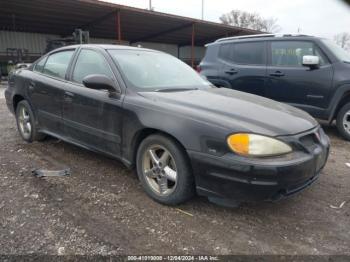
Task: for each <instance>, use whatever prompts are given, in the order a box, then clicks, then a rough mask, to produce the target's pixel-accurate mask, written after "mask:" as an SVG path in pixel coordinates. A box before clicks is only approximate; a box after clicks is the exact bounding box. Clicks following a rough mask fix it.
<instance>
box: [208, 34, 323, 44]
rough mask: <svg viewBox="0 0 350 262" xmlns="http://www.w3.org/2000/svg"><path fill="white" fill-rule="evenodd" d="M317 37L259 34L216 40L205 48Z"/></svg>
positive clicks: (313, 37)
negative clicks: (238, 43) (239, 43)
mask: <svg viewBox="0 0 350 262" xmlns="http://www.w3.org/2000/svg"><path fill="white" fill-rule="evenodd" d="M315 39H319V37H316V36H311V35H301V34H283V35H278V34H260V35H246V36H236V37H225V38H220V39H218V40H216V41H215V42H212V43H209V44H207V45H206V46H210V45H217V44H219V45H220V44H225V43H234V42H257V41H276V40H315Z"/></svg>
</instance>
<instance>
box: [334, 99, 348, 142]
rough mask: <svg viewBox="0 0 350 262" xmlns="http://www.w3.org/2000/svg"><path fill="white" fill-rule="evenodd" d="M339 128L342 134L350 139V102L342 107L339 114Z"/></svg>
mask: <svg viewBox="0 0 350 262" xmlns="http://www.w3.org/2000/svg"><path fill="white" fill-rule="evenodd" d="M337 128H338V130H339V132H340V134H341V135H342V136H343V137H344V138H345V139H346V140H349V141H350V103H347V104H345V105H344V106H343V107H342V108H341V109H340V111H339V113H338V115H337Z"/></svg>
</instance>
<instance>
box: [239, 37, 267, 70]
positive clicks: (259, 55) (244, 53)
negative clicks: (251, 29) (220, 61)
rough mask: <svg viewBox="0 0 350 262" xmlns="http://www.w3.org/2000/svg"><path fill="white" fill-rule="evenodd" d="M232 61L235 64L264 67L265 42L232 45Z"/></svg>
mask: <svg viewBox="0 0 350 262" xmlns="http://www.w3.org/2000/svg"><path fill="white" fill-rule="evenodd" d="M232 60H233V61H234V62H235V63H237V64H249V65H264V64H265V42H245V43H236V44H234V46H233V57H232Z"/></svg>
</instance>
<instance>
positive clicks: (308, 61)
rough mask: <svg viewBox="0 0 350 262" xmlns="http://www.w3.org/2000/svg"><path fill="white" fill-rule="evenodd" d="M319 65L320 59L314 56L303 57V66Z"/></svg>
mask: <svg viewBox="0 0 350 262" xmlns="http://www.w3.org/2000/svg"><path fill="white" fill-rule="evenodd" d="M319 64H320V58H319V57H318V56H315V55H304V56H303V66H308V67H311V68H312V67H314V68H315V67H318V65H319Z"/></svg>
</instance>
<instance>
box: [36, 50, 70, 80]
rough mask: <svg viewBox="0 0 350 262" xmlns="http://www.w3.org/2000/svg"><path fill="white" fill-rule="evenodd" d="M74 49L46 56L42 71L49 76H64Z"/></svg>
mask: <svg viewBox="0 0 350 262" xmlns="http://www.w3.org/2000/svg"><path fill="white" fill-rule="evenodd" d="M73 53H74V50H67V51H61V52H58V53H54V54H52V55H50V56H49V57H48V58H47V61H46V64H45V66H44V71H43V73H44V74H46V75H49V76H54V77H58V78H62V79H64V78H65V75H66V72H67V68H68V65H69V62H70V59H71V58H72V55H73Z"/></svg>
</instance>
